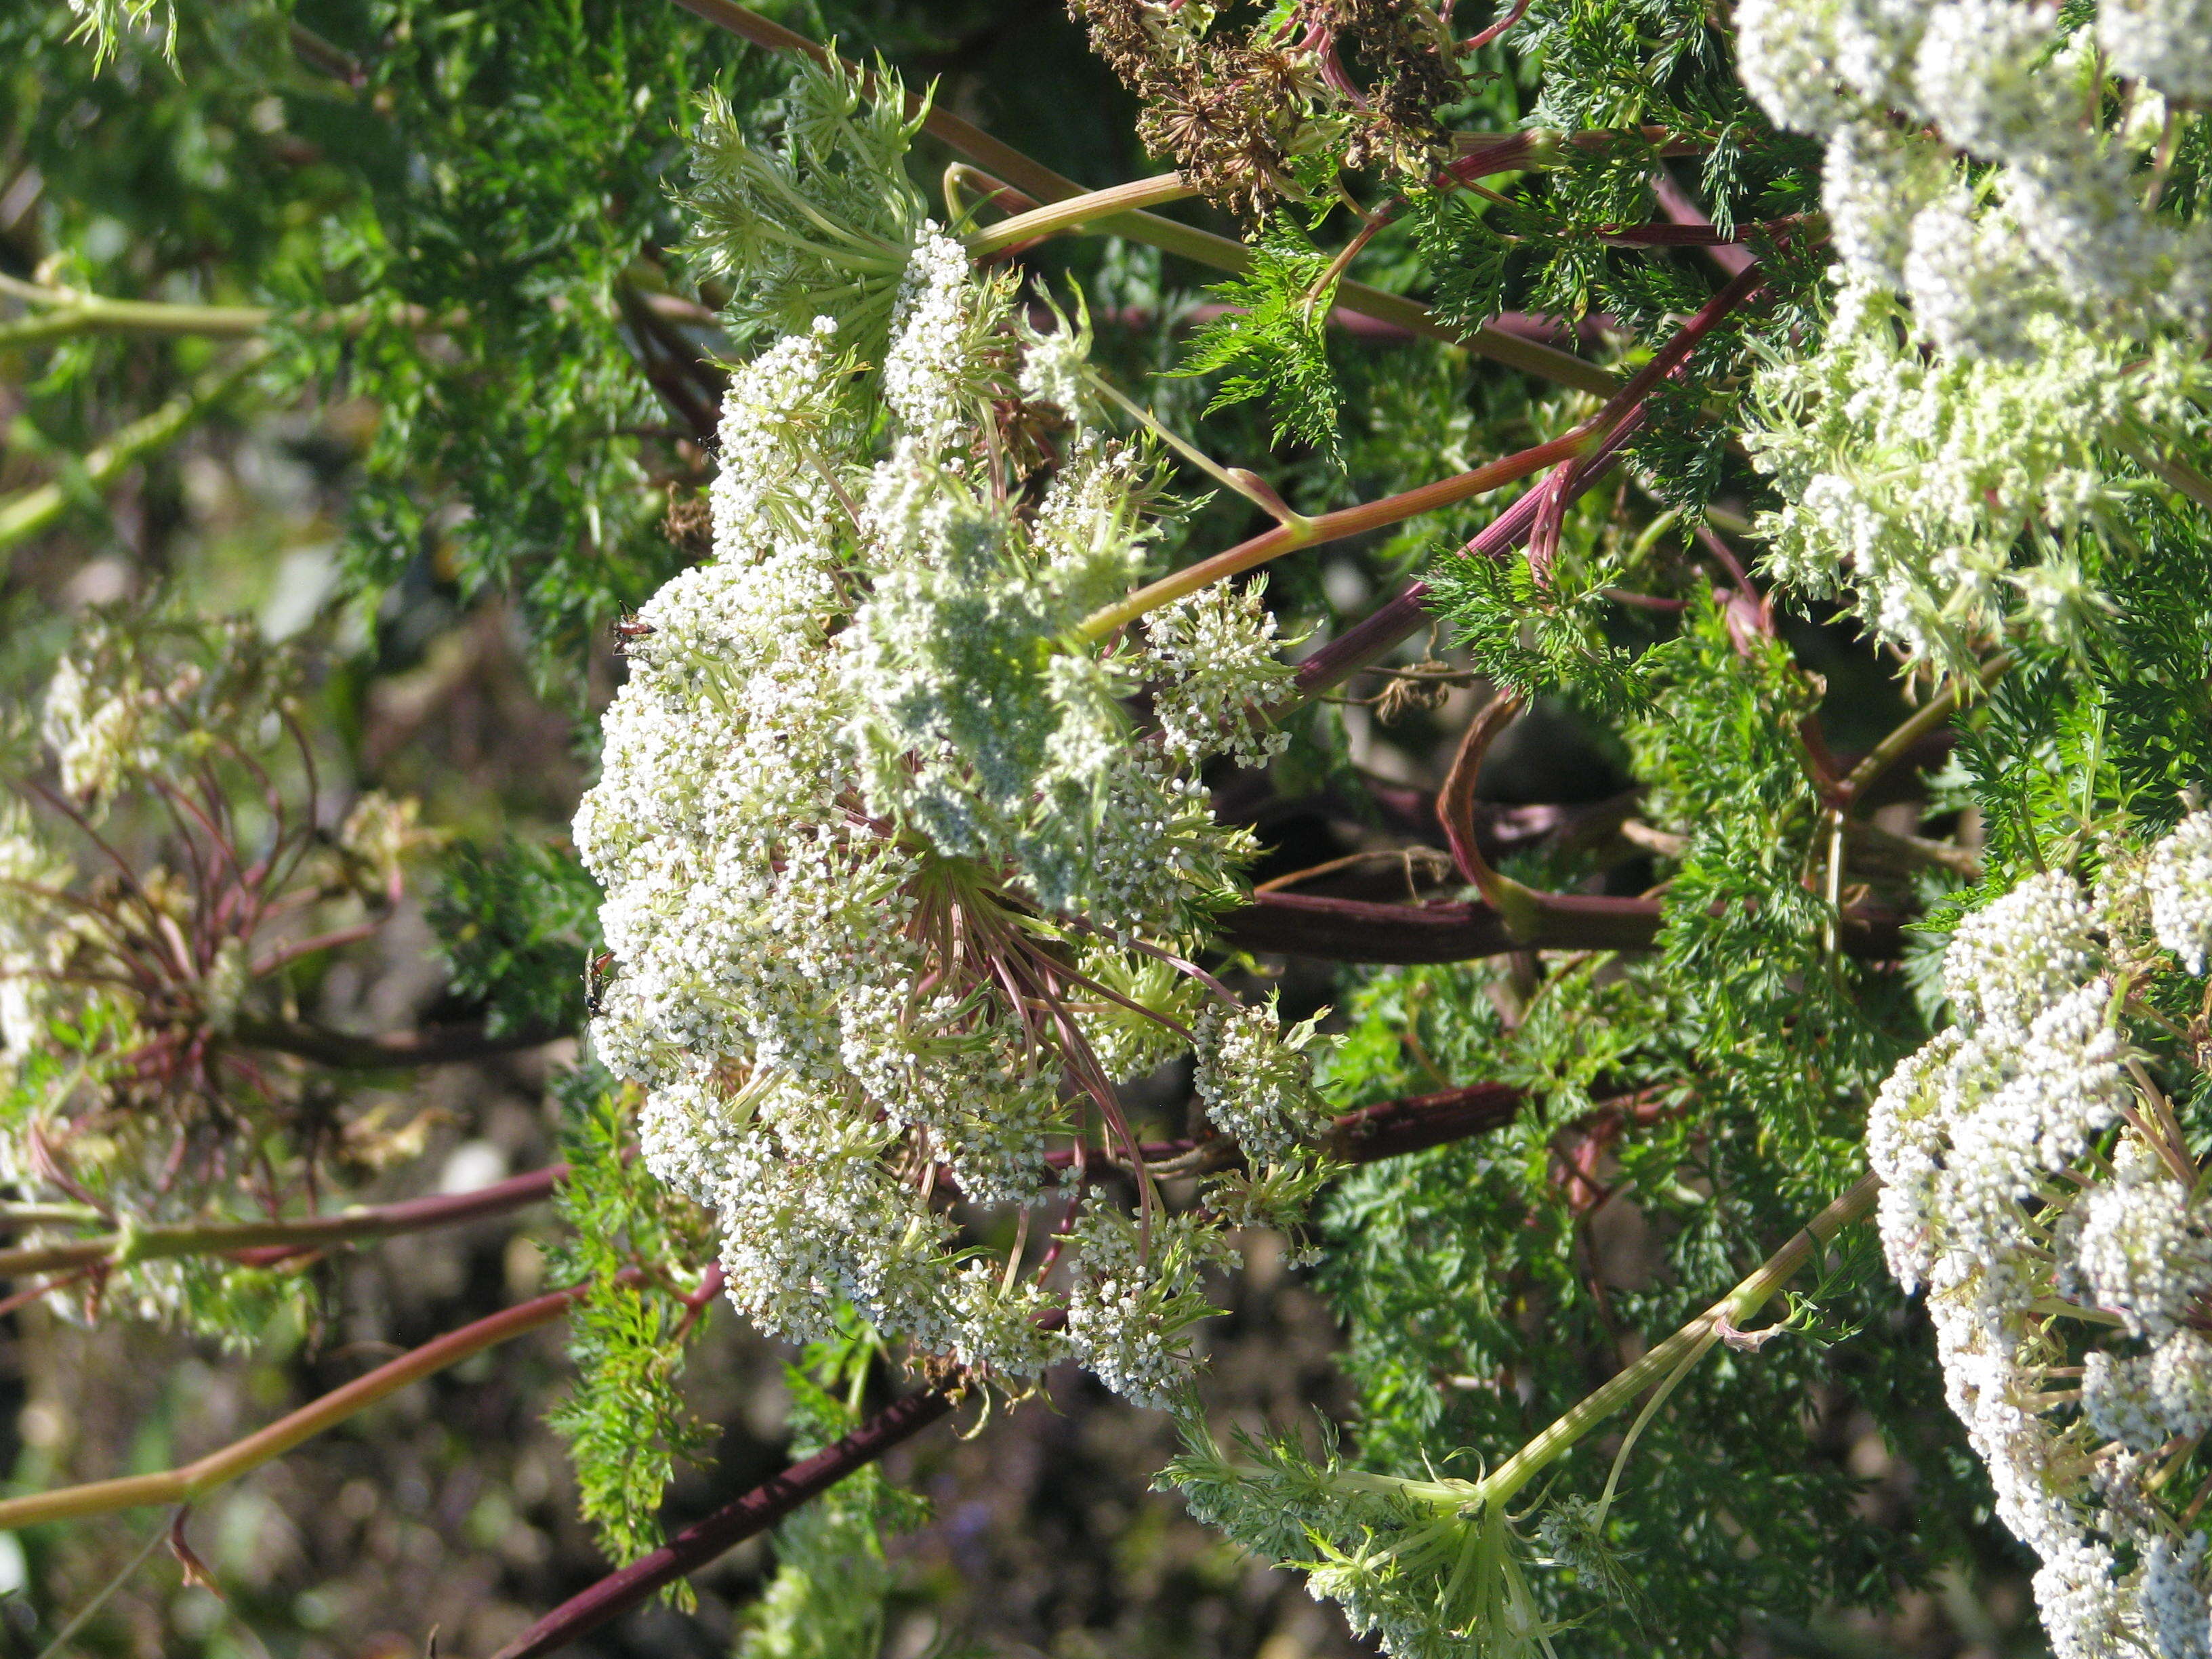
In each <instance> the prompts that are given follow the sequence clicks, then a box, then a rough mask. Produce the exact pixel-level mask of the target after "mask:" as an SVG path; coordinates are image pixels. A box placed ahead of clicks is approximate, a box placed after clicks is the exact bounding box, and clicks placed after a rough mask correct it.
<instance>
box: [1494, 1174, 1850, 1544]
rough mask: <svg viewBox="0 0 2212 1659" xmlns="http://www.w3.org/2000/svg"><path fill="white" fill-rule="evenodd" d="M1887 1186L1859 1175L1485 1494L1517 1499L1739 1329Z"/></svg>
mask: <svg viewBox="0 0 2212 1659" xmlns="http://www.w3.org/2000/svg"><path fill="white" fill-rule="evenodd" d="M1880 1191H1881V1177H1880V1176H1875V1175H1872V1174H1869V1175H1864V1176H1860V1177H1859V1179H1858V1180H1857V1182H1854V1183H1853V1184H1852V1186H1851V1188H1850V1190H1849V1191H1848V1192H1846V1193H1844V1195H1843V1196H1842V1197H1840V1198H1838V1200H1836V1201H1835V1202H1834V1203H1832V1204H1831V1205H1829V1206H1827V1208H1826V1209H1824V1210H1822V1211H1821V1212H1820V1214H1818V1215H1817V1216H1814V1218H1813V1219H1812V1220H1810V1221H1808V1222H1807V1223H1806V1224H1805V1225H1804V1226H1803V1227H1802V1229H1800V1230H1799V1231H1798V1232H1797V1233H1796V1236H1794V1237H1792V1238H1791V1239H1790V1242H1789V1243H1787V1244H1784V1246H1783V1247H1782V1248H1781V1249H1778V1250H1777V1251H1776V1252H1775V1253H1774V1254H1773V1255H1771V1256H1769V1257H1767V1258H1766V1260H1765V1261H1763V1262H1761V1263H1760V1264H1759V1267H1758V1268H1757V1270H1756V1271H1754V1272H1753V1273H1752V1274H1751V1275H1750V1276H1749V1277H1748V1278H1747V1279H1744V1280H1743V1281H1742V1282H1741V1283H1740V1284H1739V1285H1737V1286H1736V1287H1735V1289H1734V1290H1732V1291H1729V1293H1728V1294H1727V1295H1726V1296H1724V1297H1722V1298H1721V1299H1720V1300H1719V1301H1718V1302H1716V1303H1715V1304H1713V1305H1712V1306H1711V1308H1709V1309H1707V1310H1705V1312H1704V1313H1702V1314H1700V1315H1699V1316H1698V1317H1697V1318H1695V1319H1693V1320H1692V1321H1691V1322H1689V1323H1688V1324H1686V1325H1685V1326H1683V1327H1682V1328H1681V1329H1680V1330H1679V1331H1676V1332H1675V1333H1674V1335H1672V1336H1670V1337H1668V1339H1667V1340H1665V1341H1664V1342H1662V1343H1661V1344H1659V1346H1657V1347H1656V1348H1653V1349H1652V1350H1650V1352H1648V1353H1646V1354H1645V1355H1644V1357H1643V1358H1641V1359H1639V1360H1638V1361H1637V1362H1636V1363H1635V1364H1633V1365H1631V1366H1629V1367H1628V1369H1627V1370H1624V1371H1622V1372H1620V1374H1619V1375H1618V1376H1615V1377H1613V1379H1612V1380H1611V1381H1610V1382H1608V1383H1606V1384H1605V1385H1604V1386H1603V1387H1602V1388H1601V1389H1598V1390H1597V1391H1596V1392H1595V1393H1594V1394H1592V1395H1589V1397H1588V1398H1587V1399H1585V1400H1583V1401H1582V1402H1581V1403H1580V1404H1578V1405H1577V1406H1576V1407H1574V1408H1573V1409H1572V1410H1571V1411H1569V1412H1568V1413H1566V1414H1565V1416H1563V1417H1561V1418H1560V1419H1559V1420H1558V1421H1557V1422H1555V1423H1553V1425H1551V1426H1550V1427H1549V1428H1547V1429H1546V1430H1545V1431H1543V1432H1542V1433H1541V1434H1540V1435H1538V1436H1537V1437H1535V1438H1534V1440H1531V1441H1530V1442H1529V1443H1528V1444H1527V1445H1525V1446H1523V1447H1522V1448H1521V1449H1520V1450H1519V1451H1517V1452H1516V1453H1514V1455H1512V1456H1511V1457H1509V1458H1508V1459H1506V1460H1505V1462H1503V1463H1500V1464H1499V1465H1498V1467H1497V1468H1495V1469H1493V1470H1492V1471H1491V1472H1490V1474H1488V1475H1486V1476H1485V1477H1484V1479H1483V1480H1482V1482H1481V1492H1482V1495H1483V1497H1484V1498H1486V1499H1487V1500H1488V1501H1489V1502H1490V1503H1492V1504H1505V1503H1508V1502H1510V1501H1511V1499H1512V1498H1513V1496H1514V1494H1515V1493H1516V1492H1519V1491H1520V1490H1521V1489H1522V1487H1523V1486H1527V1485H1528V1482H1529V1481H1530V1480H1533V1479H1534V1478H1535V1476H1536V1475H1537V1474H1540V1473H1541V1472H1542V1470H1543V1469H1544V1468H1546V1467H1547V1465H1549V1464H1551V1463H1552V1462H1554V1461H1555V1460H1557V1459H1558V1458H1559V1455H1561V1454H1562V1453H1564V1452H1565V1451H1566V1450H1567V1449H1568V1448H1570V1447H1571V1446H1572V1445H1573V1444H1574V1443H1576V1442H1577V1441H1578V1440H1580V1439H1581V1438H1582V1437H1583V1436H1584V1435H1586V1434H1588V1433H1589V1431H1591V1430H1592V1429H1594V1428H1595V1427H1596V1426H1597V1425H1599V1424H1601V1423H1602V1422H1604V1421H1605V1419H1607V1418H1608V1417H1611V1416H1612V1415H1613V1413H1615V1412H1617V1411H1619V1410H1620V1409H1621V1408H1622V1407H1625V1406H1626V1405H1627V1404H1628V1402H1629V1401H1632V1400H1633V1399H1635V1398H1636V1396H1637V1395H1640V1394H1642V1393H1643V1392H1644V1389H1646V1388H1647V1387H1649V1386H1650V1384H1652V1383H1655V1382H1658V1381H1660V1380H1661V1379H1662V1378H1664V1377H1666V1376H1668V1375H1669V1374H1670V1373H1672V1372H1673V1371H1674V1370H1675V1369H1676V1368H1677V1367H1678V1366H1680V1364H1682V1362H1683V1361H1684V1360H1685V1359H1686V1358H1690V1357H1691V1356H1692V1355H1693V1354H1694V1353H1697V1352H1701V1351H1702V1350H1704V1349H1705V1348H1708V1347H1710V1346H1711V1345H1712V1342H1713V1340H1714V1338H1716V1337H1717V1336H1718V1335H1719V1334H1722V1333H1723V1331H1726V1330H1730V1329H1734V1328H1736V1327H1737V1326H1740V1325H1741V1323H1742V1322H1744V1321H1745V1320H1747V1319H1748V1318H1750V1317H1751V1316H1752V1315H1753V1314H1755V1313H1757V1312H1758V1311H1759V1309H1761V1308H1763V1307H1765V1305H1766V1304H1767V1303H1768V1302H1769V1301H1771V1300H1772V1299H1773V1297H1774V1294H1775V1292H1776V1291H1779V1290H1780V1289H1781V1288H1782V1287H1783V1286H1784V1285H1786V1284H1788V1283H1789V1282H1790V1279H1792V1278H1793V1277H1794V1276H1795V1275H1796V1272H1797V1270H1798V1269H1799V1268H1800V1267H1803V1266H1804V1265H1805V1262H1806V1260H1807V1258H1808V1257H1809V1256H1810V1255H1812V1254H1813V1252H1814V1249H1816V1248H1817V1247H1819V1246H1821V1245H1825V1244H1826V1243H1827V1242H1828V1241H1829V1240H1830V1239H1832V1238H1833V1237H1835V1236H1836V1235H1837V1234H1838V1233H1839V1232H1841V1231H1843V1230H1844V1228H1845V1227H1848V1226H1849V1225H1850V1224H1851V1223H1853V1222H1854V1221H1858V1220H1861V1219H1863V1218H1865V1217H1866V1216H1868V1215H1869V1214H1871V1213H1872V1212H1873V1211H1874V1202H1875V1194H1878V1193H1879V1192H1880Z"/></svg>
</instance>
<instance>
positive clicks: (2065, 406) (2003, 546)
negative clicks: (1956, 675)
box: [1747, 285, 2206, 671]
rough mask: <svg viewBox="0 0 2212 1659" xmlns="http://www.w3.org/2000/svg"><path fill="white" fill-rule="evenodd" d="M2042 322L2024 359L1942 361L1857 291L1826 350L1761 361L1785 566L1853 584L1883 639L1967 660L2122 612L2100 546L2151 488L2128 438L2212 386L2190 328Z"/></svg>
mask: <svg viewBox="0 0 2212 1659" xmlns="http://www.w3.org/2000/svg"><path fill="white" fill-rule="evenodd" d="M2023 326H2024V327H2025V328H2026V330H2027V332H2028V334H2029V335H2030V336H2032V337H2033V341H2034V343H2035V346H2036V349H2035V351H2034V352H2033V355H2031V356H2028V357H2027V358H2025V359H2022V360H2019V361H2015V360H2011V359H1996V358H1990V357H1960V356H1944V355H1942V354H1940V353H1935V354H1931V353H1929V352H1927V351H1924V350H1923V349H1921V348H1920V346H1919V345H1918V344H1917V341H1916V337H1915V336H1914V333H1913V331H1912V329H1911V326H1910V321H1909V319H1907V317H1906V316H1905V310H1904V307H1903V305H1902V303H1901V302H1900V301H1899V300H1898V299H1897V298H1896V297H1895V296H1894V295H1889V294H1887V293H1884V292H1882V291H1881V290H1879V289H1874V288H1872V287H1869V286H1864V285H1855V286H1851V287H1848V288H1846V289H1845V290H1844V295H1843V296H1842V298H1841V301H1840V302H1839V303H1838V307H1837V310H1836V314H1835V317H1834V319H1833V321H1832V325H1831V326H1830V328H1829V331H1828V333H1827V336H1826V338H1825V339H1824V340H1823V342H1822V343H1821V345H1820V349H1818V350H1817V351H1815V352H1814V353H1812V354H1810V355H1809V356H1806V357H1803V358H1802V359H1799V360H1796V361H1794V362H1789V363H1784V364H1778V365H1776V366H1775V367H1773V368H1771V369H1769V370H1767V371H1765V373H1763V374H1761V376H1760V380H1759V389H1758V398H1759V404H1760V406H1761V413H1760V417H1759V418H1760V424H1759V428H1758V429H1755V430H1753V431H1752V432H1750V433H1748V434H1747V443H1748V445H1749V446H1750V447H1751V449H1752V452H1753V459H1755V461H1756V462H1757V464H1758V465H1759V468H1760V470H1761V471H1765V472H1766V473H1768V474H1769V475H1770V476H1771V477H1773V478H1774V480H1775V483H1776V485H1777V486H1778V490H1779V492H1780V494H1781V495H1782V497H1783V500H1784V503H1785V504H1784V506H1783V507H1782V508H1781V509H1780V510H1779V511H1778V512H1775V513H1768V514H1765V516H1764V517H1763V518H1762V520H1761V521H1760V530H1761V532H1762V534H1763V535H1764V536H1765V539H1766V542H1767V548H1768V552H1767V561H1768V567H1769V568H1770V569H1771V570H1772V571H1773V572H1774V574H1776V575H1777V576H1778V577H1779V578H1781V579H1782V580H1785V581H1788V582H1790V583H1792V584H1793V585H1795V586H1797V587H1799V588H1800V589H1801V590H1802V591H1804V592H1808V593H1809V594H1813V595H1817V596H1823V597H1825V596H1826V595H1829V594H1833V593H1838V592H1841V593H1845V594H1848V595H1849V596H1850V598H1851V599H1853V601H1854V602H1855V603H1856V605H1857V608H1858V610H1859V611H1860V613H1861V614H1862V615H1863V617H1865V618H1866V620H1867V623H1868V624H1869V627H1870V628H1871V629H1873V630H1874V631H1875V633H1876V634H1877V635H1880V636H1881V638H1883V639H1885V640H1887V641H1890V642H1891V643H1893V644H1894V645H1896V646H1897V647H1899V648H1900V649H1902V650H1904V651H1905V652H1907V653H1910V654H1911V655H1913V656H1915V657H1918V658H1923V659H1927V660H1929V661H1930V662H1931V663H1933V664H1935V665H1937V666H1938V667H1940V668H1942V669H1945V670H1948V671H1970V670H1971V668H1972V664H1973V661H1974V653H1975V649H1976V647H1978V646H1980V645H1984V644H1985V643H1986V642H1987V641H1989V640H1990V638H1992V637H1995V636H1998V635H2002V631H2003V630H2004V629H2005V627H2006V625H2007V623H2008V620H2012V619H2017V620H2019V621H2020V622H2021V623H2024V624H2025V625H2027V626H2028V627H2031V628H2033V629H2035V630H2036V631H2038V632H2039V633H2040V634H2041V635H2043V636H2044V637H2045V638H2047V639H2051V640H2053V641H2057V642H2061V643H2065V642H2069V641H2075V640H2078V639H2079V638H2080V637H2081V635H2083V633H2084V631H2085V630H2086V629H2087V628H2088V627H2089V626H2090V625H2091V623H2092V622H2093V619H2094V617H2096V615H2097V614H2098V613H2099V612H2100V611H2101V610H2102V609H2103V602H2102V600H2101V599H2100V597H2099V596H2098V595H2097V593H2096V592H2095V591H2094V589H2093V584H2092V583H2091V582H2090V581H2089V580H2088V579H2087V577H2086V576H2085V575H2084V574H2083V570H2082V558H2083V552H2084V548H2083V542H2084V539H2085V538H2090V537H2093V536H2094V535H2096V534H2097V533H2098V532H2099V531H2100V527H2101V526H2102V525H2103V524H2104V523H2106V521H2107V520H2108V515H2110V514H2111V513H2112V512H2113V510H2114V509H2116V508H2117V507H2119V506H2120V505H2121V504H2122V502H2123V501H2124V498H2125V496H2126V495H2127V494H2128V493H2129V492H2130V490H2132V489H2136V488H2139V487H2140V486H2139V485H2137V484H2136V483H2132V482H2130V481H2128V480H2126V479H2124V478H2119V477H2114V476H2113V475H2112V473H2111V471H2110V470H2109V468H2108V466H2107V464H2106V463H2107V459H2108V457H2109V455H2110V453H2111V452H2110V448H2109V446H2110V445H2111V444H2112V443H2113V442H2114V441H2117V440H2120V439H2123V438H2124V437H2125V435H2127V434H2128V433H2129V432H2130V431H2131V430H2134V429H2135V428H2136V427H2137V426H2138V425H2139V424H2140V423H2142V422H2151V423H2153V424H2157V423H2160V422H2168V423H2179V422H2181V421H2183V420H2184V419H2185V418H2187V412H2188V411H2189V410H2191V407H2192V405H2193V404H2194V402H2195V400H2196V399H2197V398H2198V397H2199V396H2200V395H2201V392H2202V391H2203V387H2204V386H2205V383H2206V382H2205V374H2204V370H2203V367H2202V364H2201V362H2199V361H2198V352H2197V349H2194V348H2191V347H2187V346H2185V345H2182V344H2179V343H2175V342H2172V341H2165V340H2161V341H2157V342H2154V343H2152V344H2151V345H2150V346H2148V348H2143V347H2136V346H2130V345H2128V344H2125V343H2121V342H2118V341H2114V340H2109V339H2106V338H2103V337H2099V336H2095V335H2092V334H2090V333H2087V332H2086V331H2083V330H2081V329H2079V328H2076V327H2075V326H2074V325H2071V324H2069V323H2066V322H2064V321H2063V320H2061V319H2058V318H2056V317H2051V316H2048V315H2044V316H2031V317H2030V318H2029V319H2028V320H2027V322H2026V323H2025V324H2024V325H2023Z"/></svg>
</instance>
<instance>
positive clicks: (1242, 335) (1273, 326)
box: [1176, 217, 1341, 465]
mask: <svg viewBox="0 0 2212 1659" xmlns="http://www.w3.org/2000/svg"><path fill="white" fill-rule="evenodd" d="M1251 252H1252V268H1251V270H1249V272H1247V273H1246V274H1245V275H1243V276H1232V277H1231V278H1230V279H1229V280H1228V281H1227V282H1225V283H1217V284H1216V285H1215V286H1214V287H1213V289H1212V290H1210V291H1211V292H1212V294H1213V295H1215V296H1216V297H1217V298H1218V299H1219V300H1221V301H1223V302H1224V303H1225V304H1226V305H1228V306H1229V307H1232V308H1231V310H1229V311H1228V312H1226V313H1225V314H1223V315H1222V316H1221V317H1219V318H1217V319H1215V320H1214V321H1212V322H1211V323H1208V324H1207V325H1206V326H1205V327H1204V328H1203V329H1201V330H1200V331H1199V332H1198V335H1197V336H1196V337H1195V338H1194V339H1193V340H1192V341H1191V343H1190V349H1189V351H1188V354H1187V355H1186V356H1184V358H1183V361H1182V366H1181V367H1180V368H1177V369H1176V374H1183V375H1198V374H1214V373H1216V372H1218V371H1221V370H1227V371H1228V373H1227V374H1225V375H1224V376H1223V378H1222V380H1221V382H1220V384H1219V386H1218V387H1217V388H1216V389H1215V392H1214V394H1213V401H1212V403H1211V404H1207V406H1206V408H1207V410H1208V412H1209V413H1211V412H1212V411H1213V410H1221V409H1228V408H1231V407H1233V406H1235V405H1236V404H1242V403H1247V402H1250V401H1251V400H1253V399H1255V398H1258V399H1261V400H1262V401H1263V402H1264V403H1265V404H1266V406H1267V413H1268V416H1269V417H1270V418H1271V419H1272V420H1273V422H1274V428H1275V441H1277V442H1278V443H1279V442H1281V441H1284V440H1285V439H1286V438H1287V439H1291V440H1294V441H1297V442H1298V443H1302V444H1304V445H1307V446H1308V447H1311V448H1313V449H1316V450H1318V451H1320V452H1321V453H1322V455H1323V456H1324V457H1325V458H1327V459H1328V461H1329V463H1330V464H1331V465H1336V464H1337V463H1338V461H1339V459H1340V454H1341V441H1340V437H1339V435H1338V432H1337V410H1338V408H1339V406H1340V395H1339V393H1338V391H1337V385H1336V379H1335V376H1334V374H1332V373H1331V372H1330V369H1329V363H1328V314H1329V310H1330V307H1331V304H1332V301H1333V300H1334V296H1335V293H1336V281H1335V278H1334V276H1333V275H1332V276H1328V280H1327V281H1324V280H1323V277H1324V275H1325V274H1326V273H1328V264H1329V262H1328V257H1327V256H1326V255H1324V254H1322V252H1319V251H1318V250H1317V249H1316V247H1315V246H1314V245H1313V243H1312V241H1311V240H1310V239H1309V238H1308V237H1307V236H1306V235H1305V234H1304V233H1302V232H1301V231H1299V230H1298V229H1297V228H1296V227H1295V226H1293V225H1292V224H1291V223H1290V222H1289V221H1288V220H1287V219H1285V218H1282V217H1277V218H1274V219H1271V220H1270V221H1268V222H1267V225H1266V226H1265V228H1263V229H1262V230H1261V233H1260V235H1259V236H1258V238H1257V239H1256V240H1255V241H1254V242H1253V243H1252V245H1251Z"/></svg>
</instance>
